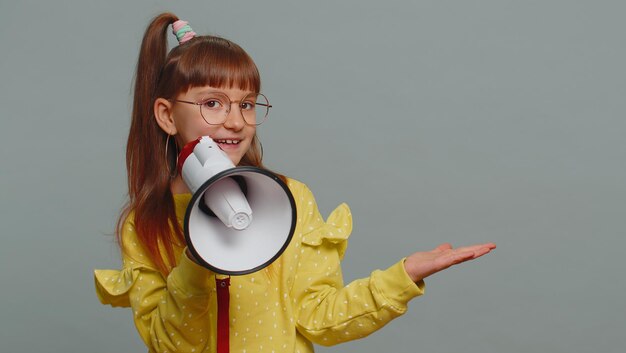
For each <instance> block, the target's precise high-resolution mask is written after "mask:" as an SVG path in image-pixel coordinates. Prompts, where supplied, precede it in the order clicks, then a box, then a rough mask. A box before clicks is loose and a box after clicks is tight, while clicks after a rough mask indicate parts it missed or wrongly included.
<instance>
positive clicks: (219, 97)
mask: <svg viewBox="0 0 626 353" xmlns="http://www.w3.org/2000/svg"><path fill="white" fill-rule="evenodd" d="M201 102H202V104H201V105H200V113H201V114H202V118H203V119H204V121H206V122H207V124H212V125H219V124H222V123H223V122H224V121H225V120H226V116H227V115H228V110H229V109H230V100H229V98H228V97H227V96H226V95H224V94H221V93H210V94H208V95H207V96H205V97H204V98H203V99H202V101H201Z"/></svg>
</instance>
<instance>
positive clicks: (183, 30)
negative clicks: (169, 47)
mask: <svg viewBox="0 0 626 353" xmlns="http://www.w3.org/2000/svg"><path fill="white" fill-rule="evenodd" d="M188 23H189V22H187V21H182V20H178V21H176V22H174V23H172V32H173V33H174V35H176V39H178V44H183V43H185V42H186V41H188V40H190V39H191V38H193V37H194V36H195V35H196V32H194V31H193V30H192V29H191V27H190V26H189V24H188Z"/></svg>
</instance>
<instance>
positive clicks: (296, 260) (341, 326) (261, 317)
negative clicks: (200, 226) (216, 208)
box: [94, 179, 424, 353]
mask: <svg viewBox="0 0 626 353" xmlns="http://www.w3.org/2000/svg"><path fill="white" fill-rule="evenodd" d="M288 186H289V188H290V190H291V192H292V193H293V196H294V199H295V201H296V206H297V214H298V221H297V225H296V229H295V233H294V236H293V239H292V241H291V243H290V244H289V246H288V247H287V249H286V250H285V252H284V253H283V254H282V255H281V256H280V257H279V258H278V260H276V261H275V262H274V263H273V264H272V265H270V266H269V267H268V268H266V269H264V270H261V271H258V272H256V273H252V274H248V275H242V276H232V277H231V279H230V282H231V285H230V351H231V352H297V353H308V352H313V343H315V344H320V345H324V346H329V345H334V344H337V343H341V342H345V341H349V340H353V339H357V338H361V337H365V336H367V335H369V334H370V333H372V332H374V331H376V330H378V329H380V328H381V327H382V326H384V325H385V324H386V323H388V322H389V321H390V320H392V319H393V318H395V317H397V316H399V315H401V314H403V313H404V312H405V311H406V310H407V303H408V301H409V300H410V299H412V298H413V297H416V296H418V295H421V294H423V290H424V283H423V282H419V283H417V285H416V284H415V283H413V282H412V281H411V279H410V278H409V276H408V275H407V273H406V271H405V269H404V259H403V260H401V261H399V262H398V263H396V264H395V265H393V266H391V267H390V268H388V269H386V270H384V271H381V270H376V271H374V272H372V274H371V276H370V277H369V278H363V279H359V280H356V281H354V282H352V283H350V284H348V285H346V286H344V285H343V278H342V274H341V267H340V261H341V259H342V257H343V254H344V252H345V250H346V247H347V239H348V236H349V235H350V233H351V231H352V217H351V214H350V209H349V208H348V206H347V205H346V204H341V205H340V206H339V207H337V208H336V209H335V210H334V211H333V212H332V213H331V215H330V216H329V217H328V219H327V221H326V222H324V220H323V219H322V217H321V215H320V213H319V211H318V209H317V205H316V203H315V199H314V197H313V194H312V193H311V191H310V190H309V189H308V188H307V187H306V185H304V184H302V183H300V182H298V181H295V180H293V179H289V181H288ZM174 198H175V203H176V213H177V216H178V219H179V222H180V224H183V219H184V215H185V210H186V207H187V204H188V203H189V201H190V199H191V195H190V194H181V195H175V197H174ZM177 252H178V253H179V255H178V258H177V265H176V267H175V268H174V269H173V270H172V271H171V272H170V274H169V275H168V276H167V278H165V277H163V275H161V273H160V272H159V271H157V270H156V267H155V266H154V264H153V263H152V262H151V261H150V260H149V258H148V255H147V252H146V251H145V250H144V249H143V248H142V246H141V245H140V244H139V242H138V240H137V235H136V233H135V229H134V223H133V219H132V216H131V217H129V218H128V219H127V220H126V222H125V223H124V225H123V229H122V258H123V268H122V270H121V271H117V270H95V271H94V272H95V283H96V292H97V294H98V298H99V299H100V301H101V302H102V303H103V304H110V305H112V306H121V307H131V308H132V310H133V313H134V321H135V325H136V326H137V330H138V331H139V334H140V335H141V337H142V339H143V341H144V342H145V343H146V345H147V346H148V350H149V352H163V353H165V352H214V351H215V347H216V338H215V337H216V334H215V327H216V319H217V303H216V288H215V276H216V274H215V273H213V272H211V271H210V270H207V269H205V268H204V267H201V266H199V265H197V264H196V263H195V262H193V261H191V260H190V259H189V258H188V257H187V256H186V255H185V251H184V249H182V248H181V249H177ZM218 276H219V275H218Z"/></svg>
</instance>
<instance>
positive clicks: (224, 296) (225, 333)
mask: <svg viewBox="0 0 626 353" xmlns="http://www.w3.org/2000/svg"><path fill="white" fill-rule="evenodd" d="M215 285H216V287H217V353H228V351H229V349H230V348H229V342H228V339H229V327H228V321H229V318H228V308H229V305H230V293H229V289H228V287H229V286H230V277H227V278H224V279H219V278H215Z"/></svg>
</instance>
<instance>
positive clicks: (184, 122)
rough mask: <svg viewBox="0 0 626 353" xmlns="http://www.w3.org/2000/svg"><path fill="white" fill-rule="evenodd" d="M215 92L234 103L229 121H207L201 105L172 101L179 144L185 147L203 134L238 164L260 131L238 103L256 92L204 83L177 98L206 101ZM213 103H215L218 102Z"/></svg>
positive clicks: (212, 104) (189, 100)
mask: <svg viewBox="0 0 626 353" xmlns="http://www.w3.org/2000/svg"><path fill="white" fill-rule="evenodd" d="M215 93H218V94H222V95H225V96H226V97H228V98H229V100H230V102H231V106H230V112H229V113H228V115H227V116H226V117H225V119H226V120H225V121H224V123H222V124H218V125H210V124H207V122H206V121H205V120H204V118H203V116H202V115H201V112H200V106H198V105H194V104H187V103H181V102H176V101H173V102H172V119H173V122H174V125H175V126H176V131H177V134H176V138H177V141H178V143H179V146H181V147H182V146H184V145H186V144H187V143H189V142H191V141H193V140H195V139H197V138H198V137H200V136H209V137H211V138H212V139H213V140H214V141H215V142H216V143H217V144H218V145H219V146H220V148H221V149H222V150H223V151H224V152H226V154H227V155H228V157H230V160H231V161H232V162H233V164H234V165H238V164H239V162H240V161H241V158H242V157H243V156H244V154H245V153H246V152H247V151H248V149H249V148H250V146H251V144H252V139H253V138H254V134H255V132H256V126H254V125H248V124H246V122H245V121H244V119H243V115H242V113H241V110H240V109H241V108H240V104H238V103H239V102H241V100H242V99H244V98H245V97H246V95H248V94H249V93H252V92H249V91H242V90H240V89H237V88H215V87H211V86H204V87H193V88H191V89H189V91H187V92H185V93H181V94H179V95H178V96H177V97H176V98H175V99H176V100H182V101H187V102H204V101H206V99H207V97H210V96H214V95H215ZM209 104H211V106H214V105H215V103H214V102H210V103H209ZM225 104H228V103H227V102H226V103H225ZM203 109H205V108H203Z"/></svg>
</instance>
